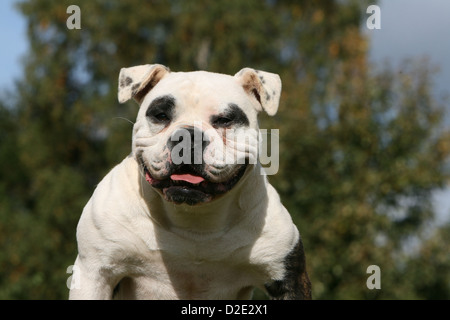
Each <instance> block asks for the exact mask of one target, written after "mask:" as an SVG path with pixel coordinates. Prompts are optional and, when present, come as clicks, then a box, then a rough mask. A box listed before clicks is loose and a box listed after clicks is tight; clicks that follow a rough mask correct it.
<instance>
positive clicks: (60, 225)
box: [0, 0, 450, 299]
mask: <svg viewBox="0 0 450 320" xmlns="http://www.w3.org/2000/svg"><path fill="white" fill-rule="evenodd" d="M71 4H72V3H70V2H68V1H67V2H64V1H61V2H57V3H56V2H49V1H47V0H36V1H23V2H21V3H20V4H19V8H20V10H21V12H22V13H23V14H24V15H25V17H26V18H27V21H28V39H29V42H30V52H29V54H28V56H27V59H26V61H25V63H24V78H23V79H22V80H21V81H20V82H19V83H18V85H17V87H16V89H15V99H14V100H13V101H11V103H10V105H9V106H6V105H2V106H1V108H0V111H1V113H0V115H1V117H0V126H1V128H2V130H4V131H5V130H7V131H8V133H9V134H8V135H7V136H5V137H1V138H0V163H1V164H2V166H1V168H0V171H1V176H2V180H1V182H0V190H2V193H1V194H0V197H1V202H0V222H1V224H0V228H1V230H0V231H1V232H0V243H1V246H2V248H4V249H3V251H2V252H1V253H0V266H1V268H0V297H1V298H40V299H44V298H63V299H65V298H67V294H68V289H67V287H66V280H67V278H68V277H69V276H70V274H67V273H66V269H67V267H68V266H70V265H71V264H73V261H74V259H75V256H76V242H75V229H76V223H77V221H78V219H79V216H80V214H81V211H82V208H83V206H84V204H85V203H86V201H87V199H88V198H89V197H90V195H91V194H92V191H93V189H94V188H95V185H96V184H97V183H98V182H99V181H100V179H101V178H102V177H103V175H104V174H105V173H106V172H107V171H109V170H110V169H111V168H112V167H113V166H114V164H116V163H117V162H119V161H120V160H121V159H122V158H124V157H125V156H126V155H127V154H128V153H129V152H130V143H129V140H130V136H131V128H132V125H131V124H130V122H131V123H132V122H133V121H134V119H135V116H136V111H137V109H136V107H135V106H134V105H133V104H131V103H130V104H127V105H125V106H122V105H119V104H118V102H117V99H116V96H117V90H116V87H117V76H118V73H119V70H120V68H121V67H127V66H132V65H138V64H145V63H162V64H165V65H167V66H169V67H170V68H171V69H172V70H174V71H178V70H180V71H189V70H194V69H206V70H209V71H214V72H223V73H229V74H234V73H235V72H237V71H238V70H240V69H241V68H243V67H246V66H249V67H254V68H256V69H262V70H266V71H271V72H276V73H279V74H280V75H281V78H282V80H283V95H282V101H281V107H280V110H279V114H278V115H277V116H275V117H273V118H269V117H264V116H263V117H262V118H261V127H262V128H279V129H280V143H281V145H280V151H281V155H280V162H281V165H280V171H279V173H278V174H277V175H275V176H270V177H269V179H270V180H271V182H272V183H273V184H274V185H275V187H276V188H277V189H278V190H279V191H280V195H281V197H282V199H283V202H284V203H285V205H286V207H287V208H288V209H289V211H290V212H291V214H292V216H293V218H294V220H295V222H296V223H297V224H298V226H299V229H300V232H301V233H302V237H303V241H304V244H305V250H306V254H307V265H308V269H309V273H310V275H311V279H312V284H313V295H314V298H408V297H412V298H436V297H438V298H448V297H450V289H449V285H448V281H449V278H448V271H446V270H447V269H448V268H447V269H445V267H446V266H447V264H448V263H447V261H445V254H446V251H445V248H441V247H439V246H438V245H436V244H437V243H438V242H437V241H438V240H435V239H441V238H442V237H443V236H444V234H445V233H444V230H445V229H444V228H442V230H441V229H439V230H436V238H431V239H430V240H423V246H421V249H420V250H419V252H421V254H419V255H415V256H411V255H405V252H404V246H405V243H407V241H408V239H411V238H412V237H417V238H419V239H422V238H423V233H422V230H424V227H425V226H426V225H427V223H428V222H429V221H431V220H432V219H433V215H434V212H433V208H432V206H431V203H430V194H431V192H432V191H433V190H434V189H436V188H440V187H443V186H444V184H445V183H446V181H448V180H447V179H448V174H449V173H448V171H445V167H444V165H445V161H446V159H448V155H449V153H450V144H449V141H450V139H449V138H450V135H449V134H448V132H446V131H445V130H443V128H442V124H441V122H440V121H441V118H442V113H443V110H444V109H443V107H442V105H441V104H440V102H439V101H435V99H434V98H433V95H432V93H431V90H430V79H431V75H430V74H429V66H428V65H427V64H419V66H414V64H413V63H410V64H406V65H405V67H403V68H401V70H400V71H401V73H397V72H395V71H393V70H391V68H389V66H386V68H384V69H381V70H379V69H377V68H375V67H374V66H373V65H371V64H370V63H369V62H368V61H367V40H366V39H365V38H364V36H363V35H362V33H361V30H360V26H361V25H362V24H364V23H365V20H364V19H365V18H367V16H366V14H365V9H366V8H367V6H368V3H367V2H360V1H337V0H320V1H287V0H286V1H283V0H278V1H257V0H249V1H237V0H233V1H224V0H223V1H222V0H220V1H214V2H207V1H203V0H202V1H180V0H171V1H168V2H162V1H156V0H154V1H146V2H141V1H137V0H130V1H120V2H119V1H117V2H112V1H105V0H97V1H81V0H80V1H78V3H77V5H78V6H79V7H80V9H81V29H70V30H69V29H68V28H67V25H66V20H67V18H68V17H69V14H67V12H66V9H67V7H68V6H69V5H71ZM3 177H4V178H3ZM420 243H422V242H420ZM430 255H432V256H433V257H434V256H435V257H439V259H438V260H437V261H436V263H432V264H426V261H424V259H423V258H422V256H424V257H429V256H430ZM372 264H376V265H378V266H379V267H380V269H381V287H382V289H381V290H369V289H367V287H366V286H365V284H366V279H367V277H368V276H369V275H368V274H367V273H366V268H367V267H368V266H369V265H372ZM421 270H425V271H426V272H427V274H428V276H429V277H428V278H427V277H425V278H423V277H422V278H421V277H418V276H417V274H418V273H420V272H421ZM437 270H439V272H440V273H441V276H439V277H433V276H432V274H433V272H436V271H437ZM408 273H409V274H408ZM427 279H429V280H427ZM439 283H440V284H441V285H440V286H439V285H438V284H439ZM435 288H438V289H436V290H435Z"/></svg>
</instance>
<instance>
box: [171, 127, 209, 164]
mask: <svg viewBox="0 0 450 320" xmlns="http://www.w3.org/2000/svg"><path fill="white" fill-rule="evenodd" d="M208 144H209V140H207V139H205V136H204V134H203V131H202V130H200V129H197V128H196V127H185V128H180V129H177V130H175V131H174V132H173V133H172V134H171V135H170V138H169V140H168V141H167V147H168V148H169V150H170V154H171V157H172V162H173V163H174V164H201V163H202V161H203V151H204V150H205V148H206V147H207V146H208Z"/></svg>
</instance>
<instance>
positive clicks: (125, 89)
mask: <svg viewBox="0 0 450 320" xmlns="http://www.w3.org/2000/svg"><path fill="white" fill-rule="evenodd" d="M169 72H170V70H169V68H167V67H166V66H163V65H162V64H145V65H141V66H136V67H130V68H122V69H120V74H119V92H118V99H119V102H120V103H124V102H126V101H128V100H130V99H131V98H133V99H134V100H136V102H137V103H139V104H140V103H141V102H142V100H143V99H144V97H145V95H146V94H147V93H148V92H149V91H150V90H151V89H152V88H153V87H154V86H156V84H157V83H158V82H159V81H160V80H161V79H162V78H163V77H164V76H165V75H166V74H167V73H169Z"/></svg>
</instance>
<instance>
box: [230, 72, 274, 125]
mask: <svg viewBox="0 0 450 320" xmlns="http://www.w3.org/2000/svg"><path fill="white" fill-rule="evenodd" d="M234 77H235V78H236V79H237V80H238V81H239V82H240V84H241V85H242V87H243V88H244V90H245V91H246V92H247V93H248V94H249V95H251V96H252V97H254V98H255V99H256V100H257V101H258V103H259V106H258V107H257V110H258V111H261V110H264V111H266V112H267V113H268V114H269V115H271V116H273V115H274V114H275V113H277V110H278V104H279V102H280V96H281V79H280V76H279V75H277V74H275V73H270V72H265V71H260V70H255V69H251V68H244V69H242V70H241V71H239V72H238V73H236V74H235V75H234Z"/></svg>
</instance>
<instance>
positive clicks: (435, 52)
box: [0, 0, 450, 221]
mask: <svg viewBox="0 0 450 320" xmlns="http://www.w3.org/2000/svg"><path fill="white" fill-rule="evenodd" d="M15 2H16V1H14V0H1V1H0V43H1V46H2V48H1V50H0V61H1V72H0V92H1V91H2V90H3V89H12V83H13V81H14V79H18V78H19V77H20V76H21V72H22V66H21V57H23V56H24V55H25V53H26V51H27V48H28V46H27V40H26V23H25V19H24V18H23V17H22V16H21V15H20V14H19V13H18V12H17V10H15V9H14V3H15ZM374 2H375V1H374ZM377 5H378V6H379V8H380V18H381V19H380V27H381V29H373V30H369V29H366V30H364V31H365V33H366V34H367V36H368V37H369V39H370V43H371V45H370V59H371V61H373V62H375V63H381V62H383V61H385V60H386V59H387V60H389V61H390V62H391V63H392V65H393V66H397V65H398V64H399V63H400V62H401V61H402V60H404V59H405V58H417V59H420V58H422V57H427V58H428V59H429V61H430V63H431V64H432V65H433V66H437V67H438V68H439V69H440V71H439V72H438V73H437V74H436V75H435V78H434V84H435V87H434V91H435V93H436V95H438V96H441V95H443V94H449V95H450V18H449V16H450V0H381V1H378V2H377ZM370 15H371V14H370V13H369V14H367V17H368V18H369V17H370ZM81 23H82V21H81ZM448 114H449V117H448V121H447V123H448V124H449V127H450V106H449V112H448ZM434 203H435V206H436V210H437V213H438V220H440V221H450V188H448V189H445V190H443V191H438V192H435V194H434Z"/></svg>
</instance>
